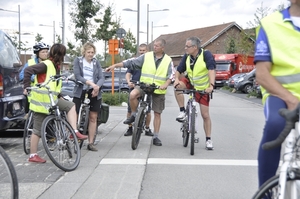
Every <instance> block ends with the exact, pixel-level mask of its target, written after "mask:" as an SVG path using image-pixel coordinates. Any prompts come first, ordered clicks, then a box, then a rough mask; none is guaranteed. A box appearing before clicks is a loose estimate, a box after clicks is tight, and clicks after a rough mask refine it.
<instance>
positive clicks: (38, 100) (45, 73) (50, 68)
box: [23, 44, 87, 163]
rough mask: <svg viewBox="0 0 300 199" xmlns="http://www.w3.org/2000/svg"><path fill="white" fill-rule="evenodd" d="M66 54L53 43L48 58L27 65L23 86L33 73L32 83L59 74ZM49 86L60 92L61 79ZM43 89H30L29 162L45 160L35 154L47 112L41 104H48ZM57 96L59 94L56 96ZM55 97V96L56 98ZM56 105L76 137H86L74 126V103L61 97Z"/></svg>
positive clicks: (60, 45) (28, 82)
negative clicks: (63, 113)
mask: <svg viewBox="0 0 300 199" xmlns="http://www.w3.org/2000/svg"><path fill="white" fill-rule="evenodd" d="M65 54H66V47H65V46H64V45H62V44H54V45H53V46H52V47H51V49H50V54H49V56H50V57H49V59H48V60H45V61H42V62H41V63H38V64H36V65H32V66H30V67H27V68H26V69H25V71H24V81H23V83H24V88H27V87H29V86H30V84H31V81H30V78H31V76H32V75H33V74H36V76H35V79H34V85H36V84H37V83H43V82H45V81H48V80H49V78H50V76H53V75H56V74H60V66H61V64H62V62H63V59H64V56H65ZM48 85H49V87H50V89H51V90H52V91H56V92H57V93H59V92H60V89H61V81H60V82H50V83H49V84H48ZM44 91H45V90H44V89H40V90H39V91H35V90H32V91H31V100H30V106H29V109H30V110H32V111H33V112H34V114H33V121H34V122H33V132H32V135H31V140H30V156H29V162H37V163H45V162H46V160H45V159H43V158H41V157H40V156H39V155H38V154H37V148H38V143H39V139H40V137H41V126H42V123H43V121H44V119H45V118H46V117H47V114H49V111H48V108H47V107H46V106H43V105H42V104H49V103H50V99H49V97H48V95H47V93H45V92H44ZM24 95H27V90H26V89H24ZM58 97H59V96H58ZM58 97H57V98H58ZM57 105H58V106H59V108H60V110H63V111H66V112H67V118H68V121H69V122H70V125H71V126H72V127H73V129H74V131H75V133H76V136H77V137H78V139H82V140H84V139H87V136H85V135H82V134H80V133H79V132H78V130H77V128H76V119H77V118H76V111H75V104H74V103H73V102H70V101H66V100H63V99H58V102H57Z"/></svg>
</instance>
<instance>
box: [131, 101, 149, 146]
mask: <svg viewBox="0 0 300 199" xmlns="http://www.w3.org/2000/svg"><path fill="white" fill-rule="evenodd" d="M145 109H146V107H144V106H141V107H140V108H139V109H138V112H137V115H136V118H135V121H134V127H133V132H132V139H131V148H132V149H133V150H135V149H136V148H137V147H138V145H139V142H140V139H141V134H142V133H143V124H144V122H145V116H146V113H145Z"/></svg>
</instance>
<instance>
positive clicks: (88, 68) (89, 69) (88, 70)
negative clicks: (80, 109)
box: [82, 58, 94, 90]
mask: <svg viewBox="0 0 300 199" xmlns="http://www.w3.org/2000/svg"><path fill="white" fill-rule="evenodd" d="M82 63H83V78H85V79H86V80H90V81H92V82H94V80H93V62H91V63H89V62H87V61H86V59H85V58H83V60H82ZM87 87H88V86H87V85H84V87H83V90H86V89H87Z"/></svg>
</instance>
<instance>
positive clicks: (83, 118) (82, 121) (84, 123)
mask: <svg viewBox="0 0 300 199" xmlns="http://www.w3.org/2000/svg"><path fill="white" fill-rule="evenodd" d="M89 114H90V109H89V107H83V109H82V110H81V114H80V118H79V131H80V132H81V133H82V134H83V135H87V134H88V125H89ZM79 142H80V144H79V147H80V148H81V147H82V145H83V142H84V141H83V140H80V141H79Z"/></svg>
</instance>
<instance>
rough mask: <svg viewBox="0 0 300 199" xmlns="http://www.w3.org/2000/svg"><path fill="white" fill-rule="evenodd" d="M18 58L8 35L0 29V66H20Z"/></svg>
mask: <svg viewBox="0 0 300 199" xmlns="http://www.w3.org/2000/svg"><path fill="white" fill-rule="evenodd" d="M20 63H21V62H20V59H19V56H18V53H17V51H16V47H15V46H14V45H13V42H12V40H11V39H10V37H9V36H8V35H7V34H5V33H4V32H3V31H2V30H0V66H2V67H4V68H13V67H14V65H15V64H17V65H16V66H20Z"/></svg>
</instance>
